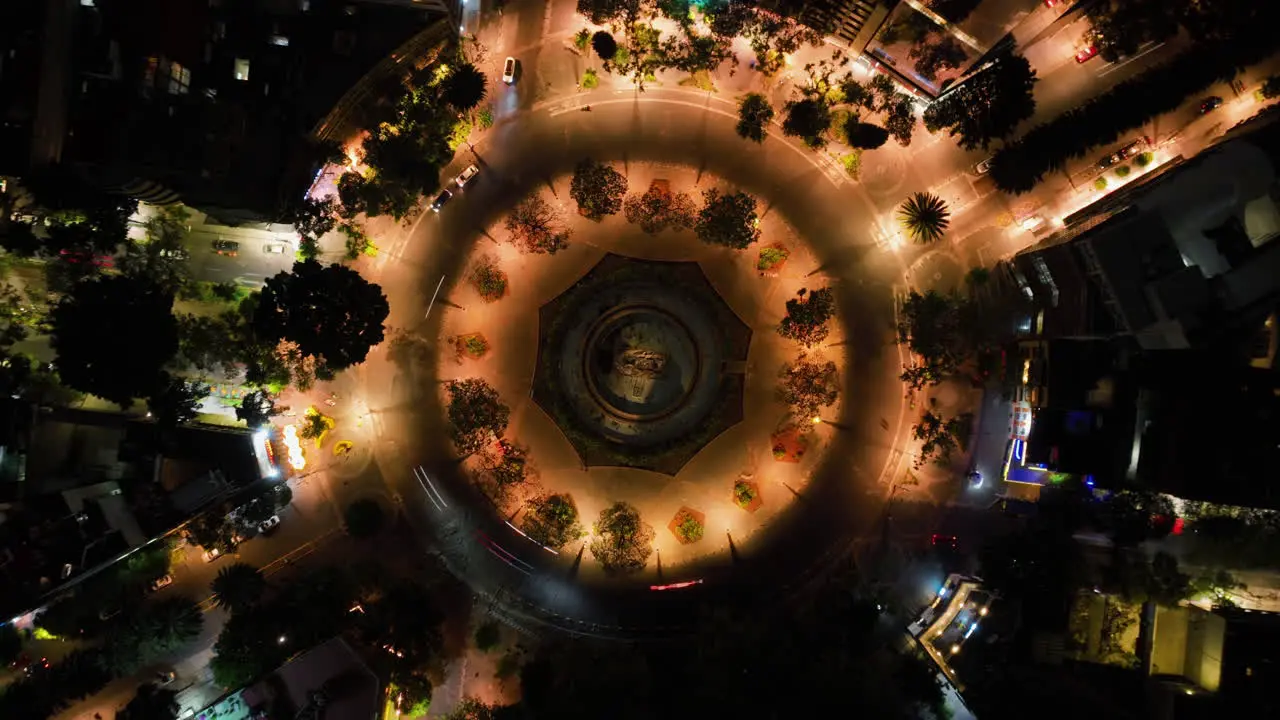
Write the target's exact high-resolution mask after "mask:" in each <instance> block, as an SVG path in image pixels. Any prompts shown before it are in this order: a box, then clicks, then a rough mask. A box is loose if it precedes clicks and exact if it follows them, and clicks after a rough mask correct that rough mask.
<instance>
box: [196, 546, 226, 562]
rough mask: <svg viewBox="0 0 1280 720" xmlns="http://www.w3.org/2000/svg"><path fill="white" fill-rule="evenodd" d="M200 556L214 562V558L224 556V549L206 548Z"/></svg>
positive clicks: (206, 560)
mask: <svg viewBox="0 0 1280 720" xmlns="http://www.w3.org/2000/svg"><path fill="white" fill-rule="evenodd" d="M200 557H202V558H204V561H205V562H207V563H208V562H213V561H214V560H217V559H218V558H220V557H222V551H221V550H219V549H218V548H209V549H208V550H205V551H204V552H203V553H201V555H200Z"/></svg>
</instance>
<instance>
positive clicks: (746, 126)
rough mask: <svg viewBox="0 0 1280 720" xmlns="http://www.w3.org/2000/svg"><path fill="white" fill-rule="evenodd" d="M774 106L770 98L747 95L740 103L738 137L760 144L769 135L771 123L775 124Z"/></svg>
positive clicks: (736, 128)
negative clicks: (770, 102)
mask: <svg viewBox="0 0 1280 720" xmlns="http://www.w3.org/2000/svg"><path fill="white" fill-rule="evenodd" d="M773 114H774V113H773V106H772V105H770V104H769V98H767V97H765V96H764V95H761V94H760V93H747V94H746V95H744V96H743V97H742V100H740V101H739V102H738V124H737V125H736V126H735V128H734V129H735V130H736V131H737V133H738V135H740V136H742V137H744V138H746V139H748V140H751V141H754V142H758V143H762V142H764V139H765V138H766V137H768V135H769V123H771V122H773Z"/></svg>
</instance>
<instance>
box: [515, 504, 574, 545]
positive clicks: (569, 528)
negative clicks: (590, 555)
mask: <svg viewBox="0 0 1280 720" xmlns="http://www.w3.org/2000/svg"><path fill="white" fill-rule="evenodd" d="M520 528H521V529H522V530H524V532H525V533H526V534H527V535H528V536H529V537H531V538H533V540H534V542H537V543H540V544H542V545H546V546H547V547H549V548H551V549H553V550H559V549H560V548H562V547H564V546H565V545H567V544H569V543H571V542H573V541H574V540H577V539H578V538H580V537H582V536H583V535H585V534H586V533H585V532H584V531H583V529H582V525H581V524H579V523H578V508H577V507H575V506H574V504H573V498H571V497H569V496H568V495H543V496H541V497H537V498H534V499H532V500H530V501H529V503H528V506H527V508H526V511H525V515H524V518H523V519H521V521H520Z"/></svg>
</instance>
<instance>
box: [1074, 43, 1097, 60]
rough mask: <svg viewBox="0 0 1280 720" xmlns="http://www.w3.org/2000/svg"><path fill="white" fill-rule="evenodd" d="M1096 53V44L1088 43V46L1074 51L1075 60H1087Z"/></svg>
mask: <svg viewBox="0 0 1280 720" xmlns="http://www.w3.org/2000/svg"><path fill="white" fill-rule="evenodd" d="M1097 54H1098V46H1097V45H1090V46H1089V47H1086V48H1084V49H1083V50H1081V51H1080V52H1077V53H1076V62H1078V63H1082V62H1088V61H1089V60H1090V59H1092V58H1093V56H1094V55H1097Z"/></svg>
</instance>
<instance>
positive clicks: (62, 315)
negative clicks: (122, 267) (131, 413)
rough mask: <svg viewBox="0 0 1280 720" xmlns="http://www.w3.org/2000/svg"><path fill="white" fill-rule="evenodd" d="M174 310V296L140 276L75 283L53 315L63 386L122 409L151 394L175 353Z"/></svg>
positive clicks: (103, 278) (120, 276)
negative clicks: (135, 399) (94, 396)
mask: <svg viewBox="0 0 1280 720" xmlns="http://www.w3.org/2000/svg"><path fill="white" fill-rule="evenodd" d="M172 307H173V296H172V295H170V294H168V293H165V292H163V291H161V290H160V289H159V288H158V287H156V285H155V284H154V283H151V282H149V281H147V280H143V279H140V278H131V277H126V276H123V275H115V276H108V277H102V278H99V279H96V280H92V281H88V282H84V283H81V284H79V285H77V286H76V287H75V288H74V289H73V290H72V292H71V294H70V295H68V296H66V297H64V298H63V299H62V301H61V302H60V303H58V306H57V307H55V308H54V310H53V313H52V316H51V319H52V324H53V333H52V335H53V337H52V344H53V349H54V352H56V353H57V356H58V358H57V366H58V374H59V376H60V377H61V378H62V382H63V383H65V384H66V385H67V386H69V387H72V388H74V389H76V390H79V391H81V392H86V393H90V394H93V395H97V396H98V397H101V398H104V399H106V400H110V401H111V402H113V403H116V404H117V405H119V406H120V407H122V408H127V407H129V406H130V405H132V404H133V401H134V398H138V397H146V396H148V395H150V394H151V392H152V391H154V390H155V389H156V386H157V384H158V383H159V382H160V380H161V374H160V373H161V369H162V368H163V367H164V366H165V364H166V363H168V362H169V360H170V359H171V358H173V356H174V355H175V354H176V353H177V352H178V329H177V323H176V322H175V321H174V318H173V315H172V313H171V308H172Z"/></svg>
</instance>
